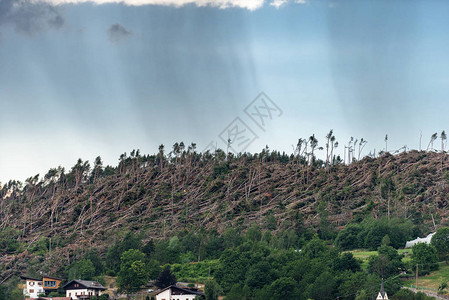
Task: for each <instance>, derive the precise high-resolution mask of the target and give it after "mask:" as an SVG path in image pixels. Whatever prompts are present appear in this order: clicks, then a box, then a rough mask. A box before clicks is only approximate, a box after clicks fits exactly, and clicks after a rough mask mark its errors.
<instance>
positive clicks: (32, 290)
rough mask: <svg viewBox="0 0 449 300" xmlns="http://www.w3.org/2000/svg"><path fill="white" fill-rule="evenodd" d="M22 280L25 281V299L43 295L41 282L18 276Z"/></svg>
mask: <svg viewBox="0 0 449 300" xmlns="http://www.w3.org/2000/svg"><path fill="white" fill-rule="evenodd" d="M20 278H22V279H23V280H25V284H24V285H23V294H24V295H25V296H26V297H30V298H38V297H39V295H40V294H44V293H45V292H44V287H43V286H42V280H40V279H36V278H31V277H26V276H20Z"/></svg>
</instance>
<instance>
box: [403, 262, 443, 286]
mask: <svg viewBox="0 0 449 300" xmlns="http://www.w3.org/2000/svg"><path fill="white" fill-rule="evenodd" d="M443 281H445V282H448V281H449V265H448V264H446V263H445V262H440V268H439V269H438V270H437V271H434V272H431V273H430V274H429V275H426V276H421V277H419V278H418V287H420V288H427V289H431V290H437V289H438V286H439V285H440V283H441V282H443ZM415 283H416V281H415V279H409V280H406V281H404V286H410V285H412V284H413V285H415Z"/></svg>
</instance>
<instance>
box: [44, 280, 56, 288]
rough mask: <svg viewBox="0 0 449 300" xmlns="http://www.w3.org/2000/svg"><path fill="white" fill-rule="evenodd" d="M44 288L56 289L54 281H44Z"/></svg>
mask: <svg viewBox="0 0 449 300" xmlns="http://www.w3.org/2000/svg"><path fill="white" fill-rule="evenodd" d="M44 286H45V287H56V281H44Z"/></svg>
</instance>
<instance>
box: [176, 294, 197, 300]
mask: <svg viewBox="0 0 449 300" xmlns="http://www.w3.org/2000/svg"><path fill="white" fill-rule="evenodd" d="M195 296H196V295H172V296H171V298H170V300H194V299H195Z"/></svg>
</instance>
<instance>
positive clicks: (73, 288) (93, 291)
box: [62, 280, 106, 300]
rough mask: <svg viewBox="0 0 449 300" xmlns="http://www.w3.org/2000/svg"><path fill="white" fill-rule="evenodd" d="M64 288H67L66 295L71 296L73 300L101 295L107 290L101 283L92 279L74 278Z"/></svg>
mask: <svg viewBox="0 0 449 300" xmlns="http://www.w3.org/2000/svg"><path fill="white" fill-rule="evenodd" d="M62 288H63V289H64V290H65V295H66V297H71V298H72V299H73V300H77V299H90V298H92V297H93V296H100V295H101V293H102V292H103V291H104V290H106V288H105V287H104V286H102V285H101V284H100V283H98V282H96V281H90V280H72V281H70V282H69V283H67V284H66V285H64V286H63V287H62Z"/></svg>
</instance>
